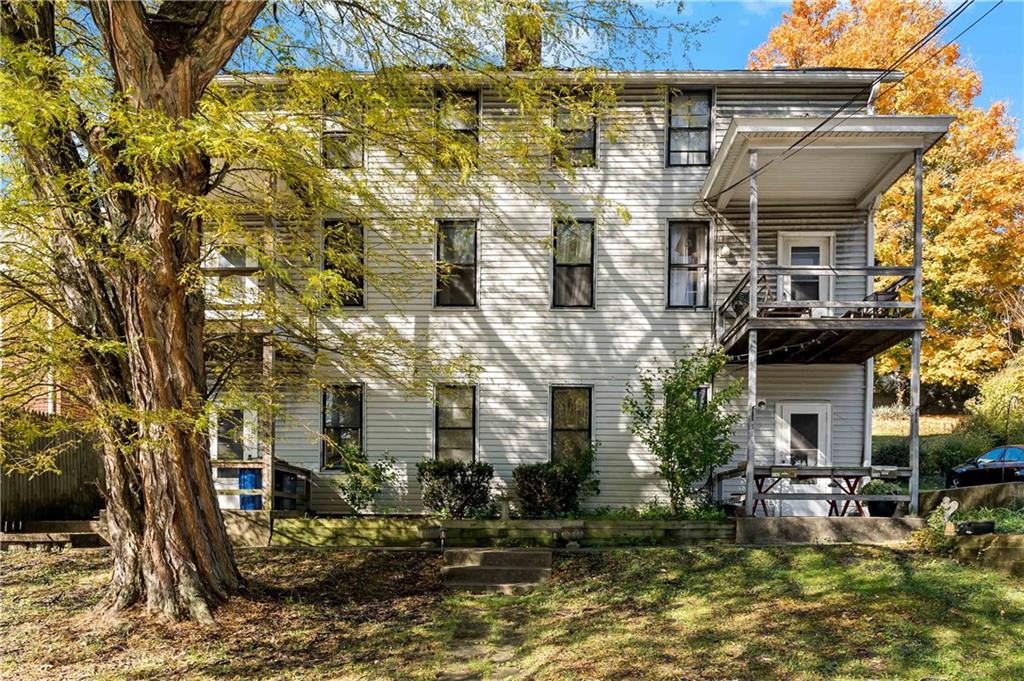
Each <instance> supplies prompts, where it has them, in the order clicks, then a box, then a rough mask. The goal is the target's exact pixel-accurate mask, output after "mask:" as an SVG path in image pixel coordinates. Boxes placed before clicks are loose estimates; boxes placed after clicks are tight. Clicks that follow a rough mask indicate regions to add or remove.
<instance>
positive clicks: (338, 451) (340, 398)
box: [322, 385, 363, 469]
mask: <svg viewBox="0 0 1024 681" xmlns="http://www.w3.org/2000/svg"><path fill="white" fill-rule="evenodd" d="M323 414H324V417H323V419H324V423H323V434H324V446H323V463H322V466H323V468H326V469H332V468H333V469H337V468H341V467H342V464H343V461H344V459H343V456H342V452H343V450H344V448H345V447H346V446H352V445H354V446H356V447H358V448H359V449H362V447H363V387H362V386H361V385H336V386H332V387H330V388H328V389H326V390H324V393H323Z"/></svg>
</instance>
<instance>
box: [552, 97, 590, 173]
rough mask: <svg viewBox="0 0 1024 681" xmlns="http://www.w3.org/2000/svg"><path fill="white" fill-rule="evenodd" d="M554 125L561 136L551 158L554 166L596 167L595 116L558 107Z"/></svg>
mask: <svg viewBox="0 0 1024 681" xmlns="http://www.w3.org/2000/svg"><path fill="white" fill-rule="evenodd" d="M555 125H556V126H557V127H558V132H559V135H560V137H561V146H560V147H558V148H557V149H556V150H555V152H554V154H553V158H552V162H553V163H554V165H556V166H559V165H561V166H570V167H573V168H596V167H597V117H596V116H588V115H585V114H583V113H581V112H579V111H570V110H568V109H559V110H558V112H557V113H556V114H555Z"/></svg>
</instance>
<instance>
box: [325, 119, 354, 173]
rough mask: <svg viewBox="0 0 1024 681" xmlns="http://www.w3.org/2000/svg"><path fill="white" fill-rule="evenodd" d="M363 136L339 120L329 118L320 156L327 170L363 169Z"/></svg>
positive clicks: (326, 120) (326, 121) (326, 122)
mask: <svg viewBox="0 0 1024 681" xmlns="http://www.w3.org/2000/svg"><path fill="white" fill-rule="evenodd" d="M363 148H364V144H363V137H362V135H360V134H358V133H356V132H354V131H353V130H351V129H350V128H349V127H347V126H346V124H345V123H344V122H343V121H342V120H341V119H339V118H335V117H331V116H327V117H326V118H325V119H324V129H323V133H322V134H321V137H320V156H321V158H322V159H323V162H324V167H325V168H362V167H363V151H364V149H363Z"/></svg>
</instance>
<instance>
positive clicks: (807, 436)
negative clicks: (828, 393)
mask: <svg viewBox="0 0 1024 681" xmlns="http://www.w3.org/2000/svg"><path fill="white" fill-rule="evenodd" d="M831 431H832V407H831V405H830V404H829V403H827V402H780V403H779V404H778V405H777V407H776V416H775V457H776V463H779V464H784V465H790V466H827V465H829V464H830V463H831V461H832V452H831V440H832V437H831Z"/></svg>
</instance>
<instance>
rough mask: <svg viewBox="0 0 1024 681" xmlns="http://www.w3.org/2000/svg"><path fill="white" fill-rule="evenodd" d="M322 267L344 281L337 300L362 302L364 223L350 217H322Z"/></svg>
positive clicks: (347, 304) (353, 303)
mask: <svg viewBox="0 0 1024 681" xmlns="http://www.w3.org/2000/svg"><path fill="white" fill-rule="evenodd" d="M323 263H324V269H325V270H333V271H335V272H337V273H338V274H339V275H341V277H342V278H343V279H344V281H345V282H346V286H345V288H344V289H343V290H340V291H338V294H337V295H336V296H332V298H335V299H337V302H338V303H340V304H341V305H343V306H345V307H362V305H363V286H364V283H365V281H364V277H363V268H364V266H365V258H364V246H363V226H362V225H361V224H359V223H358V222H354V221H351V220H324V260H323Z"/></svg>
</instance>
